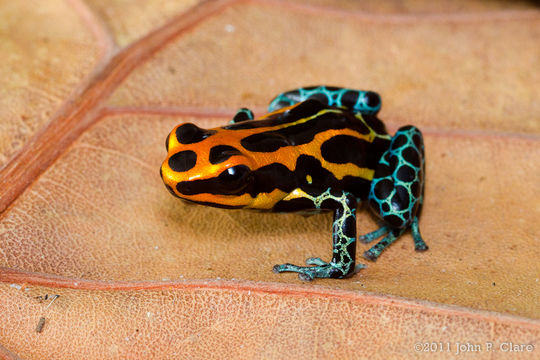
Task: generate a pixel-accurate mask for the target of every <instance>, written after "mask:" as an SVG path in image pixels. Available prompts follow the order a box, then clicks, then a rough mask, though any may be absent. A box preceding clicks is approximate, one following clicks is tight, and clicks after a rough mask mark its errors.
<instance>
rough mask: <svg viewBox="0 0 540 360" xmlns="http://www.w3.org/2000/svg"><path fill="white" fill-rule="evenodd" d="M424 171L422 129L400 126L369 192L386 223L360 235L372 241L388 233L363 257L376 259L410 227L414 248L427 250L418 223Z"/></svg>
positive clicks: (371, 199)
mask: <svg viewBox="0 0 540 360" xmlns="http://www.w3.org/2000/svg"><path fill="white" fill-rule="evenodd" d="M424 173H425V161H424V142H423V139H422V133H421V132H420V130H418V129H417V128H415V127H414V126H405V127H402V128H400V129H399V130H398V131H397V132H396V135H395V136H394V137H393V138H392V141H391V143H390V148H389V149H388V150H387V151H386V152H385V153H384V154H383V156H382V157H381V159H380V160H379V164H378V166H377V168H376V170H375V174H374V176H373V180H372V182H371V190H370V193H369V196H368V201H369V206H370V207H371V209H372V210H373V211H374V212H375V214H376V215H378V216H379V217H380V218H381V219H382V220H383V221H384V223H385V226H383V227H382V228H381V229H379V230H376V231H374V232H372V233H369V234H367V235H364V236H363V237H360V239H361V240H362V241H364V242H369V241H372V240H374V239H376V238H378V237H380V236H382V235H384V234H385V233H388V234H387V235H386V237H385V238H384V239H383V240H381V241H380V242H379V243H377V244H376V245H375V246H373V247H372V248H371V249H369V250H368V251H366V252H365V253H364V257H366V258H367V259H370V260H375V259H377V258H378V257H379V255H380V254H381V252H382V251H383V250H384V249H385V248H386V247H387V246H389V245H390V244H392V243H393V242H394V241H396V240H397V239H398V238H399V237H400V236H401V235H402V234H403V233H404V232H405V230H407V229H409V228H410V229H411V232H412V236H413V239H414V246H415V249H416V250H417V251H424V250H427V248H428V247H427V245H426V243H425V242H424V240H423V239H422V236H421V235H420V229H419V226H418V214H419V212H420V208H421V206H422V202H423V193H424ZM385 230H386V231H385Z"/></svg>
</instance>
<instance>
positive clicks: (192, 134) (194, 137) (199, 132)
mask: <svg viewBox="0 0 540 360" xmlns="http://www.w3.org/2000/svg"><path fill="white" fill-rule="evenodd" d="M215 133H216V131H215V130H205V129H201V128H200V127H198V126H197V125H195V124H192V123H187V124H184V125H182V126H179V127H178V128H177V129H176V138H177V139H178V142H179V143H180V144H194V143H198V142H199V141H202V140H204V139H206V138H207V137H209V136H210V135H213V134H215Z"/></svg>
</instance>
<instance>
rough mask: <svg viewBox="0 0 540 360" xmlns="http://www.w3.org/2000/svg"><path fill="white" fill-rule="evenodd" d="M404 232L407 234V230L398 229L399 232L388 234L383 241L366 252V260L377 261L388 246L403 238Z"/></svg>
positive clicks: (393, 231) (394, 231)
mask: <svg viewBox="0 0 540 360" xmlns="http://www.w3.org/2000/svg"><path fill="white" fill-rule="evenodd" d="M379 230H380V229H379ZM377 231H378V230H377ZM404 232H405V229H397V230H392V231H390V232H388V234H387V235H386V236H385V237H384V238H383V239H382V240H381V241H379V242H378V243H377V244H375V245H374V246H373V247H372V248H371V249H369V250H368V251H366V252H364V258H366V259H368V260H371V261H375V260H377V258H378V257H379V255H381V253H382V252H383V250H384V249H386V247H387V246H388V245H390V244H392V243H393V242H394V241H396V240H397V239H398V238H399V237H400V236H401V234H403V233H404ZM370 234H372V233H370ZM368 235H369V234H368Z"/></svg>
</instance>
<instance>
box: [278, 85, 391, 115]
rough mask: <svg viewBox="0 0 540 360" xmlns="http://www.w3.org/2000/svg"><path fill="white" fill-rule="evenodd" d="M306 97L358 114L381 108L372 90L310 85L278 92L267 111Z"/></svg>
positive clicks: (371, 113) (369, 112) (289, 104)
mask: <svg viewBox="0 0 540 360" xmlns="http://www.w3.org/2000/svg"><path fill="white" fill-rule="evenodd" d="M308 99H314V100H318V101H320V102H321V103H323V104H325V105H329V106H337V107H343V108H347V109H349V110H350V111H352V112H354V113H360V114H370V115H376V114H377V113H378V112H379V110H380V109H381V97H380V96H379V94H377V93H376V92H374V91H364V90H354V89H347V88H340V87H333V86H311V87H305V88H298V89H294V90H290V91H286V92H284V93H281V94H279V95H278V96H276V97H275V98H274V99H273V100H272V101H271V102H270V105H269V106H268V111H275V110H278V109H281V108H283V107H286V106H291V105H294V104H297V103H299V102H302V101H305V100H308Z"/></svg>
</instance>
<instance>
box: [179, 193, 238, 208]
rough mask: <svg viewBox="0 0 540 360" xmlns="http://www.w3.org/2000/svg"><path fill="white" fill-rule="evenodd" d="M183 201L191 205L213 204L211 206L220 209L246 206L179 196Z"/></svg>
mask: <svg viewBox="0 0 540 360" xmlns="http://www.w3.org/2000/svg"><path fill="white" fill-rule="evenodd" d="M176 197H179V196H178V195H176ZM179 198H180V199H181V200H182V201H183V202H185V203H186V204H189V205H195V204H197V205H205V206H211V207H215V208H220V209H243V208H244V206H235V205H223V204H217V203H212V202H206V201H196V200H190V199H186V198H182V197H179Z"/></svg>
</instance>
